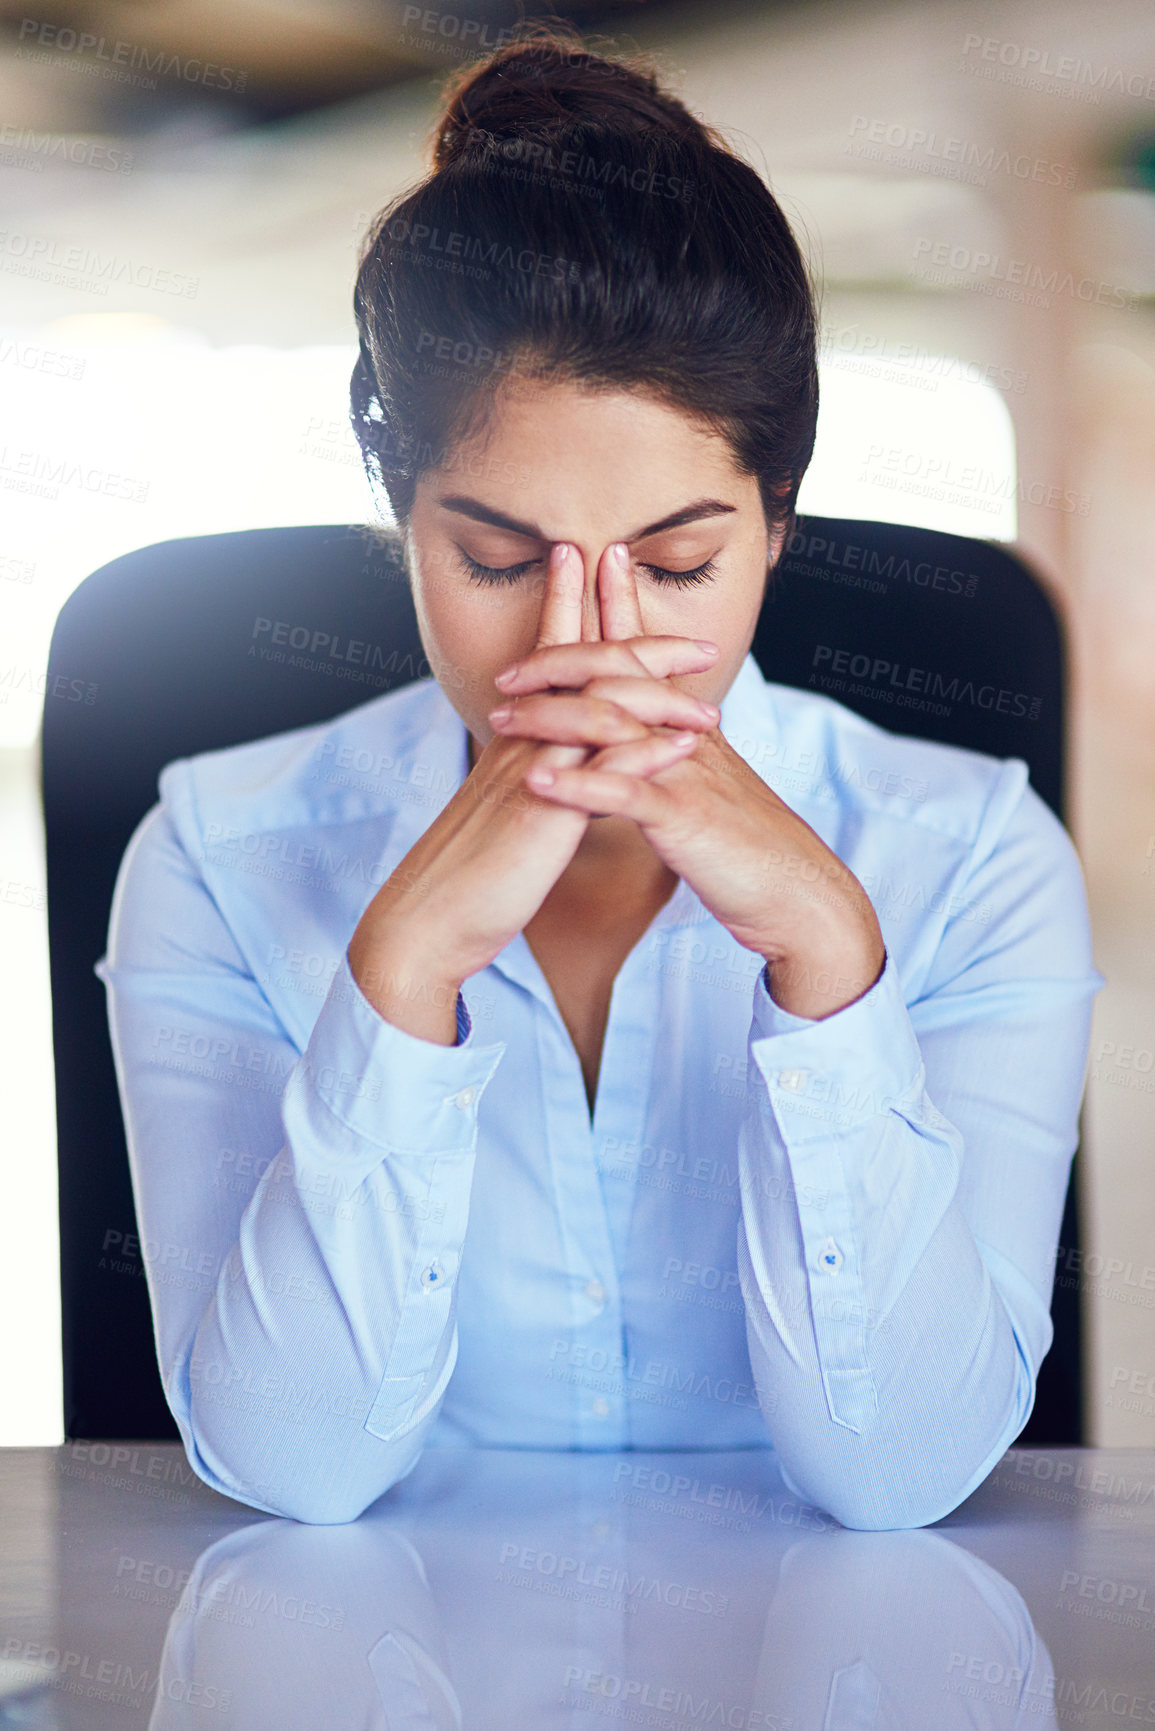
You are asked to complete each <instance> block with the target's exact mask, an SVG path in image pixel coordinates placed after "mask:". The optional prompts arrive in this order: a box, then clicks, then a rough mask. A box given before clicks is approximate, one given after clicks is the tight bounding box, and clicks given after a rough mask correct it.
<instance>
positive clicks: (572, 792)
mask: <svg viewBox="0 0 1155 1731" xmlns="http://www.w3.org/2000/svg"><path fill="white" fill-rule="evenodd" d="M676 737H678V736H675V738H676ZM623 749H626V750H628V749H629V748H628V747H624V748H623ZM638 749H639V750H641V749H643V748H642V747H639V748H638ZM645 749H646V750H647V751H648V758H647V761H646V763H645V766H644V768H642V769H640V770H639V771H638V772H637V773H635V774H627V773H626V772H625V771H624V770H620V769H619V770H615V769H594V768H593V767H592V766H591V765H589V764H583V765H581V766H580V767H575V768H573V769H556V770H547V771H545V772H542V771H540V770H538V769H536V768H535V769H534V770H532V771H530V773H529V774H528V775H527V777H526V781H527V785H528V786H529V789H530V791H531V792H533V793H536V794H538V795H539V796H540V797H541V798H543V799H548V800H553V801H555V802H556V803H557V804H559V805H568V806H572V807H574V808H576V809H577V810H580V811H586V812H589V813H590V814H591V815H598V816H602V817H607V816H609V815H610V814H612V813H618V814H620V815H622V816H624V817H629V818H632V819H633V821H634V822H635V823H639V824H657V823H660V822H661V821H662V819H663V818H664V817H665V816H666V815H667V814H668V811H669V807H670V800H671V797H672V795H671V793H670V790H669V788H662V787H658V786H656V785H655V783H654V782H653V781H652V780H651V777H652V776H655V775H658V774H660V773H661V771H662V770H663V769H670V768H672V767H673V765H674V764H676V763H677V762H679V761H680V760H681V759H683V758H685V757H688V756H689V755H691V753H692V751H693V745H692V744H691V745H689V746H682V745H678V744H676V743H675V740H674V739H671V741H670V744H669V746H668V747H666V748H665V749H664V751H662V752H659V750H658V746H657V742H656V741H655V740H653V739H651V740H650V741H649V742H647V746H646V748H645Z"/></svg>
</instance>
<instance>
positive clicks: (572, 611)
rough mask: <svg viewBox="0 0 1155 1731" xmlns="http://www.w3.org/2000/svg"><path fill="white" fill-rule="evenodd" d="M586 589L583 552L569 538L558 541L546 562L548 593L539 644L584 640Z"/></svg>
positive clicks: (541, 620)
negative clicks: (584, 599)
mask: <svg viewBox="0 0 1155 1731" xmlns="http://www.w3.org/2000/svg"><path fill="white" fill-rule="evenodd" d="M584 589H585V568H584V566H583V564H582V559H581V554H580V553H579V552H578V550H577V548H576V547H573V546H571V545H570V543H569V542H568V541H555V542H554V544H553V546H552V547H551V548H550V550H549V562H548V564H547V566H546V574H545V597H544V599H543V601H542V605H541V617H540V619H539V620H538V626H537V642H538V645H543V644H554V643H580V642H581V638H582V594H583V591H584Z"/></svg>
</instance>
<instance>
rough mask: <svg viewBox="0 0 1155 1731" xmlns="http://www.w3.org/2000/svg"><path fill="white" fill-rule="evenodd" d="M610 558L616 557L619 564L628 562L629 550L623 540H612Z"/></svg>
mask: <svg viewBox="0 0 1155 1731" xmlns="http://www.w3.org/2000/svg"><path fill="white" fill-rule="evenodd" d="M610 558H611V559H616V560H617V562H618V564H619V565H628V564H629V562H630V550H629V548H628V547H627V546H626V544H625V542H624V541H615V542H614V544H613V546H612V547H611V548H610Z"/></svg>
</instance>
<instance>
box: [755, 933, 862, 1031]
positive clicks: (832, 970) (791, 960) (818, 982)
mask: <svg viewBox="0 0 1155 1731" xmlns="http://www.w3.org/2000/svg"><path fill="white" fill-rule="evenodd" d="M885 966H886V945H885V944H884V943H883V941H882V937H881V934H880V935H879V938H878V941H877V944H871V945H866V946H862V947H859V948H855V947H853V946H847V947H843V948H841V949H838V950H835V951H832V952H831V951H826V952H821V951H817V950H811V951H794V952H790V953H785V954H784V953H783V952H781V951H777V952H775V953H773V954H770V955H767V956H766V986H767V990H768V992H769V994H770V997H771V998H772V999H773V1001H774V1003H776V1004H777V1005H778V1007H779V1009H782V1010H786V1011H787V1012H788V1013H789V1014H790V1015H793V1016H804V1017H806V1018H807V1019H809V1020H811V1021H822V1020H824V1018H825V1017H827V1016H834V1015H837V1013H838V1011H839V1010H845V1009H847V1008H848V1007H849V1006H850V1005H851V1004H853V1003H856V1002H857V1001H858V999H859V998H861V997H864V996H865V995H866V993H867V992H869V991H870V989H871V987H872V986H875V985H877V984H878V981H879V980H880V979H881V977H882V973H883V969H884V968H885Z"/></svg>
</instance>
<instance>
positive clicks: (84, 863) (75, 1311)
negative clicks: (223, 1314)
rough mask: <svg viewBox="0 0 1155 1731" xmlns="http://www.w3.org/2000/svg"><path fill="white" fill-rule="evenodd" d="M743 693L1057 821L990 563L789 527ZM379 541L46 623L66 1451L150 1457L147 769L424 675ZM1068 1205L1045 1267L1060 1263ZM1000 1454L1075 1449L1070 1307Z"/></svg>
mask: <svg viewBox="0 0 1155 1731" xmlns="http://www.w3.org/2000/svg"><path fill="white" fill-rule="evenodd" d="M753 653H754V656H755V658H756V660H757V661H758V663H759V666H760V667H761V669H762V671H763V673H764V675H765V676H766V678H768V679H770V680H773V681H776V682H778V683H780V684H784V685H793V686H799V687H803V688H806V689H812V690H814V691H820V692H821V691H825V692H828V693H829V694H830V695H831V696H834V697H836V698H837V699H838V700H839V701H840V702H841V703H844V704H846V705H847V707H848V708H851V709H854V710H856V711H858V712H859V713H860V714H862V715H864V716H866V717H867V718H868V719H870V720H872V721H876V722H878V723H879V724H880V725H882V726H883V727H886V728H889V729H891V730H893V731H894V732H896V733H903V734H915V735H919V736H921V737H924V738H929V739H937V740H942V741H945V742H948V743H950V744H956V745H963V746H966V747H969V748H970V749H973V750H977V751H984V752H989V753H991V754H992V755H994V756H998V757H1012V756H1014V757H1021V758H1023V759H1024V760H1025V761H1026V763H1027V764H1028V765H1029V768H1030V774H1031V781H1032V784H1033V785H1034V787H1035V788H1036V790H1037V791H1038V793H1039V794H1040V795H1041V797H1042V798H1043V799H1044V800H1046V802H1047V804H1048V805H1049V806H1050V807H1051V809H1052V810H1053V811H1054V812H1055V814H1056V815H1057V816H1058V817H1060V818H1062V816H1063V807H1062V802H1063V755H1064V754H1063V745H1064V719H1063V701H1064V690H1065V684H1066V677H1065V647H1064V641H1063V635H1062V630H1061V626H1060V621H1059V617H1058V613H1057V609H1056V607H1055V606H1054V605H1053V603H1052V601H1051V599H1050V597H1049V595H1048V593H1047V590H1046V588H1045V586H1044V585H1043V583H1042V582H1041V581H1040V579H1039V578H1038V577H1037V576H1036V575H1035V574H1034V573H1033V572H1032V571H1031V570H1030V569H1029V568H1028V566H1027V565H1026V564H1025V563H1024V562H1023V561H1022V559H1020V558H1019V557H1017V556H1016V555H1015V554H1013V553H1011V552H1010V551H1008V549H1007V548H1006V547H1004V546H1001V545H998V544H995V543H988V542H982V541H974V540H969V539H967V538H965V537H962V536H958V535H944V534H939V533H937V532H935V531H932V530H928V529H917V528H909V527H901V526H896V525H892V524H885V523H870V522H859V521H853V520H849V519H841V518H824V517H803V518H800V519H799V522H798V527H797V531H796V533H795V534H794V536H793V538H792V540H791V543H790V546H789V548H788V550H787V552H786V553H785V555H784V557H783V559H782V560H781V561H780V564H779V568H778V572H777V574H776V579H775V581H774V582H773V583H772V585H771V588H770V590H769V592H768V594H767V598H766V602H765V605H764V607H763V610H762V613H761V616H760V618H759V622H758V627H757V632H756V635H755V638H754V642H753ZM430 674H431V669H430V667H429V665H428V663H427V662H426V660H425V657H424V654H423V651H422V647H421V641H420V638H419V635H418V630H417V622H416V618H415V615H414V611H413V605H412V598H411V596H410V592H409V588H408V584H407V582H406V579H405V573H404V568H403V565H402V564H401V561H400V555H399V551H398V548H397V545H396V542H395V540H391V539H390V538H389V537H388V536H385V535H382V534H381V533H380V532H379V531H372V530H368V529H365V528H361V527H356V526H349V525H334V526H320V527H309V528H286V529H252V530H245V531H242V532H240V533H235V534H225V535H203V536H193V537H190V538H189V539H186V540H177V541H165V542H161V543H159V544H157V545H155V546H151V547H143V548H141V549H139V550H138V551H136V552H133V553H129V554H126V555H124V556H123V557H122V558H119V559H114V560H113V561H111V563H109V564H107V565H104V566H102V567H101V568H100V569H99V570H98V571H95V572H94V573H93V574H92V575H91V576H90V577H88V578H87V579H86V580H85V581H84V582H83V583H81V584H80V586H79V587H78V588H77V589H76V590H75V591H74V592H73V594H72V595H71V596H70V597H69V599H68V601H67V602H66V603H65V605H64V607H63V608H62V609H61V612H60V614H59V617H58V619H57V621H56V627H55V630H54V632H53V637H52V645H51V650H50V655H49V667H48V680H47V685H46V695H45V705H44V722H43V734H42V747H41V748H42V759H41V774H42V791H43V799H44V819H45V834H46V847H47V883H48V915H49V953H50V965H51V976H52V1005H53V1035H54V1042H55V1057H56V1113H57V1127H58V1143H59V1172H60V1242H61V1277H62V1288H63V1294H62V1295H63V1344H64V1391H65V1396H64V1398H65V1431H66V1434H67V1435H68V1436H69V1437H93V1438H95V1437H101V1438H111V1437H119V1438H150V1439H151V1438H169V1437H175V1436H176V1434H177V1433H176V1429H175V1426H174V1424H173V1422H172V1418H171V1416H170V1414H169V1412H168V1408H167V1406H166V1404H165V1400H164V1396H163V1393H162V1390H161V1384H160V1378H159V1374H158V1372H157V1367H156V1354H155V1347H154V1342H153V1334H152V1322H151V1315H150V1311H149V1304H148V1295H147V1289H146V1285H145V1280H144V1266H143V1263H142V1261H141V1257H140V1253H139V1248H138V1241H137V1238H136V1217H135V1212H134V1208H133V1198H132V1188H131V1183H130V1178H129V1169H128V1159H127V1154H126V1150H125V1139H124V1126H123V1120H122V1117H121V1111H120V1102H119V1098H118V1094H117V1087H116V1076H115V1070H114V1067H113V1060H112V1050H111V1046H110V1043H109V1033H108V1015H107V1005H106V999H105V989H104V986H103V984H102V983H101V982H100V980H99V979H98V978H97V976H96V975H95V974H94V973H93V972H92V968H93V963H94V962H95V961H96V960H97V958H98V957H99V956H100V955H101V954H102V953H103V951H104V948H105V945H106V941H107V935H108V919H109V912H110V907H111V901H112V892H113V888H114V885H115V881H116V875H117V871H118V868H119V866H120V862H121V858H122V856H123V854H124V850H125V848H126V846H127V844H128V840H129V837H130V836H131V834H132V832H133V830H134V829H135V827H136V825H137V823H138V822H139V821H140V819H141V818H142V817H143V816H144V815H145V813H146V812H147V811H148V810H149V809H150V808H151V807H152V806H153V805H155V804H156V800H157V776H158V774H159V772H160V770H161V769H162V768H163V766H164V765H165V764H166V763H169V762H171V761H172V760H173V759H174V758H177V757H187V756H190V755H192V754H194V753H196V752H202V751H209V750H214V749H216V748H218V747H222V746H227V745H234V744H238V743H240V742H242V741H244V740H250V739H259V738H262V737H264V736H266V735H269V734H273V733H280V732H283V731H286V730H288V729H290V728H297V727H303V726H307V725H309V724H311V723H313V722H318V721H323V720H326V719H328V718H330V717H332V716H335V715H338V714H340V713H341V712H342V711H344V710H346V709H349V708H352V707H353V706H354V705H356V704H358V703H363V702H365V701H367V700H368V699H369V698H371V697H373V696H376V695H378V694H380V693H381V692H384V691H386V690H389V689H391V688H392V687H394V686H397V685H405V684H408V683H409V682H410V681H412V680H414V679H419V678H425V677H429V676H430ZM1076 1194H1077V1189H1076V1185H1075V1183H1074V1181H1073V1182H1072V1186H1071V1190H1070V1193H1069V1195H1068V1199H1067V1210H1066V1213H1065V1215H1064V1220H1063V1227H1062V1243H1063V1245H1064V1246H1066V1247H1075V1246H1076V1245H1077V1243H1078V1230H1077V1228H1078V1221H1077V1214H1076ZM1052 1314H1053V1316H1054V1322H1055V1344H1054V1346H1053V1348H1052V1350H1051V1353H1050V1355H1049V1356H1048V1358H1047V1360H1046V1361H1045V1363H1044V1365H1043V1368H1042V1372H1041V1374H1040V1378H1039V1387H1038V1396H1037V1400H1036V1405H1035V1410H1034V1413H1033V1414H1032V1417H1031V1420H1030V1422H1029V1424H1028V1427H1027V1430H1026V1431H1025V1432H1024V1433H1023V1437H1024V1440H1025V1441H1028V1442H1034V1443H1036V1444H1063V1443H1077V1442H1079V1441H1080V1440H1081V1437H1082V1427H1081V1419H1080V1363H1081V1358H1080V1338H1079V1314H1078V1300H1077V1294H1076V1292H1075V1291H1074V1290H1073V1289H1071V1288H1068V1287H1066V1286H1062V1287H1059V1286H1057V1287H1056V1289H1055V1294H1054V1307H1053V1313H1052Z"/></svg>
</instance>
